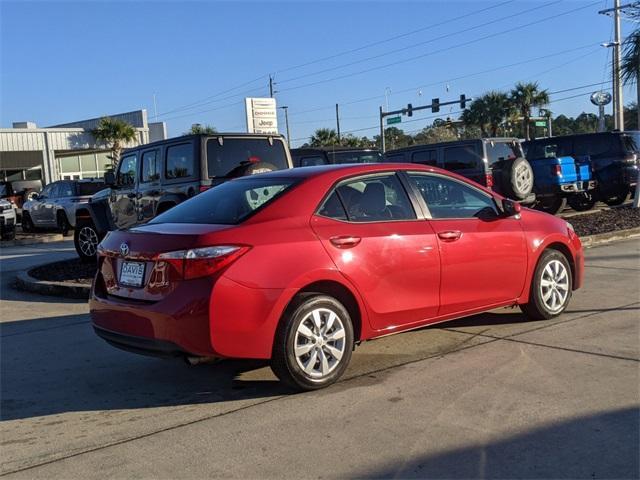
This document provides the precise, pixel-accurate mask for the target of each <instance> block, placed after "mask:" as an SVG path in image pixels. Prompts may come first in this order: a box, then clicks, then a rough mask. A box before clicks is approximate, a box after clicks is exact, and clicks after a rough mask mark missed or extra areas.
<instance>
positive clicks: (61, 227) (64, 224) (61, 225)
mask: <svg viewBox="0 0 640 480" xmlns="http://www.w3.org/2000/svg"><path fill="white" fill-rule="evenodd" d="M56 223H57V224H58V231H59V232H60V233H61V234H62V236H63V237H68V236H69V235H70V233H71V232H70V231H71V224H70V223H69V220H68V219H67V215H66V214H65V213H64V212H58V215H57V222H56Z"/></svg>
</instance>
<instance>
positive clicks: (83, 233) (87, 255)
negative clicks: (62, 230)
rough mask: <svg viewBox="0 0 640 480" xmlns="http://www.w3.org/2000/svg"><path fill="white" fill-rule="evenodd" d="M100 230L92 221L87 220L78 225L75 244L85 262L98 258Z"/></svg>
mask: <svg viewBox="0 0 640 480" xmlns="http://www.w3.org/2000/svg"><path fill="white" fill-rule="evenodd" d="M98 243H100V239H99V237H98V231H97V230H96V227H95V226H94V225H93V223H92V222H85V223H80V224H78V225H76V229H75V231H74V235H73V244H74V246H75V247H76V252H77V253H78V256H79V257H80V260H82V261H84V262H92V261H94V260H95V259H96V254H97V253H98Z"/></svg>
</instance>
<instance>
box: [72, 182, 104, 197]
mask: <svg viewBox="0 0 640 480" xmlns="http://www.w3.org/2000/svg"><path fill="white" fill-rule="evenodd" d="M103 188H104V183H103V182H82V183H78V184H77V186H76V190H77V191H78V195H79V196H81V197H82V196H85V195H93V194H94V193H97V192H99V191H100V190H102V189H103Z"/></svg>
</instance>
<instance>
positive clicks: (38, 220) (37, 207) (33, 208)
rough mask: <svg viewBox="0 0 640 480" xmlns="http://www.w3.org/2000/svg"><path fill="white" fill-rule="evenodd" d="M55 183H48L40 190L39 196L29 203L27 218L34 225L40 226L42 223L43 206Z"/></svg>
mask: <svg viewBox="0 0 640 480" xmlns="http://www.w3.org/2000/svg"><path fill="white" fill-rule="evenodd" d="M54 186H55V183H50V184H49V185H47V186H46V187H44V188H43V189H42V191H41V192H40V194H39V195H38V196H37V197H36V198H34V199H33V200H32V201H31V205H30V208H29V216H30V217H31V221H32V222H33V224H34V225H42V223H43V221H44V204H45V202H46V200H47V199H48V198H49V196H50V195H51V191H52V189H53V187H54Z"/></svg>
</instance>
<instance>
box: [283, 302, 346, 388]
mask: <svg viewBox="0 0 640 480" xmlns="http://www.w3.org/2000/svg"><path fill="white" fill-rule="evenodd" d="M345 335H346V333H345V328H344V324H343V321H342V319H341V318H340V317H339V316H338V315H337V314H336V313H335V312H333V311H332V310H329V309H327V308H316V309H315V310H312V311H311V312H309V313H308V314H307V316H306V317H305V318H304V319H303V320H302V321H301V322H300V324H299V325H298V328H297V330H296V333H295V338H294V354H295V358H296V362H297V364H298V366H299V367H300V368H301V369H302V370H303V371H304V372H305V373H306V374H307V375H308V376H309V377H311V378H313V379H321V378H323V377H326V376H327V375H328V374H330V373H331V372H332V371H333V370H335V368H336V367H337V366H338V364H339V363H340V360H341V359H342V357H343V355H344V353H345V348H346V342H345Z"/></svg>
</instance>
